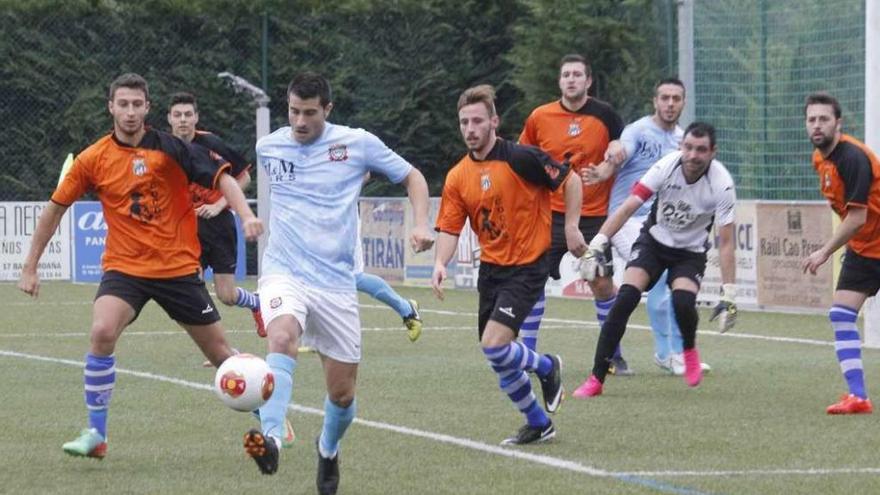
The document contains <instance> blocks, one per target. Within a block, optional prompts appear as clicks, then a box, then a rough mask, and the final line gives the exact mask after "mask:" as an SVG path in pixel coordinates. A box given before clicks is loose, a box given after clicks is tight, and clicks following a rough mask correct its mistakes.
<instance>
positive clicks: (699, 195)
mask: <svg viewBox="0 0 880 495" xmlns="http://www.w3.org/2000/svg"><path fill="white" fill-rule="evenodd" d="M633 194H635V195H636V196H638V197H639V198H640V199H641V200H642V201H646V200H648V199H650V198H651V196H653V195H655V194H656V199H655V200H654V206H653V207H652V208H651V214H650V215H649V216H648V220H647V221H646V222H645V227H646V228H648V232H649V233H650V234H651V236H652V237H653V238H654V239H655V240H656V241H657V242H659V243H661V244H663V245H665V246H669V247H672V248H677V249H685V250H688V251H693V252H696V253H704V252H706V250H707V249H708V244H707V240H708V239H709V231H710V229H711V227H712V222H713V220H714V222H715V225H718V226H719V227H720V226H724V225H728V224H731V223H733V221H734V208H733V207H734V203H735V202H736V190H735V188H734V184H733V178H732V177H731V176H730V173H729V172H728V171H727V169H726V168H725V167H724V165H723V164H722V163H721V162H719V161H718V160H712V163H710V164H709V168H708V169H707V170H706V172H705V173H704V174H703V175H702V176H700V178H699V179H697V181H696V182H694V183H693V184H688V183H687V181H686V180H685V178H684V173H683V170H682V165H681V151H674V152H672V153H669V154H668V155H666V156H664V157H663V158H661V159H660V160H659V161H657V163H655V164H654V165H653V166H652V167H651V168H650V169H648V172H647V173H646V174H645V176H644V177H642V178H641V180H639V182H638V183H637V184H636V186H635V187H634V188H633Z"/></svg>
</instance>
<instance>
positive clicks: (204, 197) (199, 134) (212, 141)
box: [189, 131, 251, 208]
mask: <svg viewBox="0 0 880 495" xmlns="http://www.w3.org/2000/svg"><path fill="white" fill-rule="evenodd" d="M190 144H192V145H193V146H204V147H205V148H207V149H209V150H211V151H213V152H214V153H216V154H217V155H219V156H220V157H221V158H222V159H223V161H224V162H226V163H229V165H231V168H230V169H229V175H231V176H233V177H235V178H236V179H238V178H239V177H241V175H242V174H245V173H248V171H249V170H250V168H251V164H250V163H248V161H247V160H246V159H245V157H243V156H241V154H240V153H238V152H237V151H235V150H233V149H232V148H230V147H229V146H228V145H227V144H226V143H225V142H223V140H222V139H220V138H219V137H217V135H215V134H212V133H210V132H205V131H196V135H195V137H193V140H192V142H191V143H190ZM189 190H190V193H191V194H192V202H193V208H198V207H199V206H202V205H204V204H213V203H216V202H217V201H219V200H220V198H221V197H223V193H221V192H220V191H218V190H216V189H206V188H204V187H202V186H200V185H199V184H198V183H196V182H193V183H191V184H190V185H189Z"/></svg>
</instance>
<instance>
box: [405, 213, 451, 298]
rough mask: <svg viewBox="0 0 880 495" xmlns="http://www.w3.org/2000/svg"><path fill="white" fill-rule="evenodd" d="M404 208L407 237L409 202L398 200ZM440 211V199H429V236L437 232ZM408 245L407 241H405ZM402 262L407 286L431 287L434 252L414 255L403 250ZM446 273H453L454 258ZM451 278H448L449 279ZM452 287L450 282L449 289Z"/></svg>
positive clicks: (410, 250)
mask: <svg viewBox="0 0 880 495" xmlns="http://www.w3.org/2000/svg"><path fill="white" fill-rule="evenodd" d="M398 201H401V202H402V203H403V204H404V206H405V208H406V229H405V231H404V232H405V235H406V236H408V235H409V233H410V232H412V228H413V215H412V207H410V204H409V201H408V200H406V199H403V198H401V199H399V200H398ZM439 210H440V198H431V200H430V203H429V204H428V229H429V230H430V232H431V235H433V236H435V238H436V236H437V232H436V231H435V230H434V226H435V224H436V221H437V212H438V211H439ZM407 244H408V241H407ZM404 261H405V263H406V272H405V274H404V275H405V277H404V278H405V282H406V284H407V285H420V286H430V285H431V274H432V273H433V271H434V250H433V249H429V250H427V251H424V252H421V253H416V252H413V250H412V249H409V247H408V246H407V249H406V250H405V255H404ZM447 273H450V274H452V273H455V258H453V260H452V262H451V263H449V266H448V267H447ZM451 278H452V277H450V279H451ZM451 286H452V284H451V282H450V287H451Z"/></svg>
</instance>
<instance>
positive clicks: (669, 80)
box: [654, 77, 687, 96]
mask: <svg viewBox="0 0 880 495" xmlns="http://www.w3.org/2000/svg"><path fill="white" fill-rule="evenodd" d="M664 84H672V85H675V86H681V92H682V94H686V93H687V89H686V88H685V87H684V83H683V82H681V79H679V78H677V77H664V78H663V79H660V80H659V81H657V84H655V85H654V96H656V95H657V90H658V89H660V86H663V85H664Z"/></svg>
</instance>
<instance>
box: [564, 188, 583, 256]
mask: <svg viewBox="0 0 880 495" xmlns="http://www.w3.org/2000/svg"><path fill="white" fill-rule="evenodd" d="M564 187H565V189H564V190H563V198H564V199H565V242H566V244H568V250H569V251H571V254H573V255H575V256H577V257H578V258H580V257H581V256H583V255H584V253H586V252H587V241H586V240H585V239H584V234H583V232H581V229H580V225H579V224H580V220H581V204H583V187H581V181H579V180H578V177H577V176H576V174H574V173H570V174H569V176H568V179H566V181H565V185H564Z"/></svg>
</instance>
